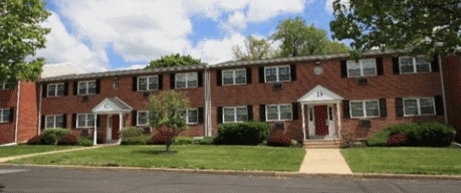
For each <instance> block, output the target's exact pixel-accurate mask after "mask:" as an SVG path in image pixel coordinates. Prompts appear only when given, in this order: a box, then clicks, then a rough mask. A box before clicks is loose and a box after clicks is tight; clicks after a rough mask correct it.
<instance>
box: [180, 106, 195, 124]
mask: <svg viewBox="0 0 461 193" xmlns="http://www.w3.org/2000/svg"><path fill="white" fill-rule="evenodd" d="M180 111H182V112H184V118H185V119H186V124H187V125H196V124H198V122H199V119H200V117H199V116H200V115H199V112H198V108H192V109H186V110H184V109H182V110H180ZM190 111H197V122H190V120H189V112H190Z"/></svg>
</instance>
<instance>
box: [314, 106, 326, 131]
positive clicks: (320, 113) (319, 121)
mask: <svg viewBox="0 0 461 193" xmlns="http://www.w3.org/2000/svg"><path fill="white" fill-rule="evenodd" d="M327 111H328V110H327V106H326V105H321V106H314V113H315V135H328V125H327V121H328V112H327Z"/></svg>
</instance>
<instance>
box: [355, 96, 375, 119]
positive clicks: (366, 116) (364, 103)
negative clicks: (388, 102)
mask: <svg viewBox="0 0 461 193" xmlns="http://www.w3.org/2000/svg"><path fill="white" fill-rule="evenodd" d="M359 102H361V103H362V111H363V116H353V115H352V103H359ZM367 102H376V104H378V115H376V116H375V115H373V116H369V115H367V106H366V103H367ZM349 115H351V118H376V117H381V106H379V99H373V100H352V101H349Z"/></svg>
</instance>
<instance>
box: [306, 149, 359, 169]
mask: <svg viewBox="0 0 461 193" xmlns="http://www.w3.org/2000/svg"><path fill="white" fill-rule="evenodd" d="M299 172H301V173H308V174H352V171H351V169H350V168H349V165H347V163H346V160H344V157H343V156H342V155H341V152H340V151H339V149H306V155H305V156H304V160H303V163H302V164H301V168H300V169H299Z"/></svg>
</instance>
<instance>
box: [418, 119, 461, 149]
mask: <svg viewBox="0 0 461 193" xmlns="http://www.w3.org/2000/svg"><path fill="white" fill-rule="evenodd" d="M418 131H419V132H417V134H418V136H419V137H418V138H417V139H418V140H420V141H415V144H414V145H417V146H431V147H446V146H449V145H450V144H451V142H453V140H454V138H455V135H456V131H455V129H453V128H452V127H450V126H449V125H446V124H443V123H438V122H435V121H431V122H425V123H421V124H420V129H419V130H418Z"/></svg>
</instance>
